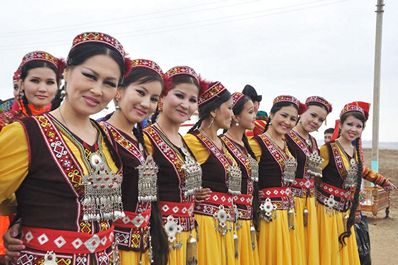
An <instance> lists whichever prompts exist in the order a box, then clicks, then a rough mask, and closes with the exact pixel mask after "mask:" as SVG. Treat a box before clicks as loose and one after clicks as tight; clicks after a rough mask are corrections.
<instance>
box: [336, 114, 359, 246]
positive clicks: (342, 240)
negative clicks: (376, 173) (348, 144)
mask: <svg viewBox="0 0 398 265" xmlns="http://www.w3.org/2000/svg"><path fill="white" fill-rule="evenodd" d="M349 116H353V117H355V118H357V119H359V120H360V121H362V123H363V127H364V128H365V122H366V118H365V116H363V115H362V113H360V112H357V111H356V112H355V111H353V112H347V113H345V114H343V115H342V116H341V117H340V121H341V124H343V123H344V122H345V120H346V119H347V118H348V117H349ZM355 149H356V154H357V156H358V172H357V185H356V187H355V192H354V198H353V201H352V203H351V207H350V215H349V216H348V220H347V226H346V228H345V231H344V232H343V233H342V234H341V235H340V236H339V242H340V244H341V245H343V246H344V245H345V244H346V243H345V239H346V238H348V237H350V236H351V227H352V226H353V225H354V223H355V212H356V210H357V208H358V205H359V192H360V191H361V185H362V171H363V161H362V158H361V155H360V152H361V146H360V139H359V138H358V139H356V140H355Z"/></svg>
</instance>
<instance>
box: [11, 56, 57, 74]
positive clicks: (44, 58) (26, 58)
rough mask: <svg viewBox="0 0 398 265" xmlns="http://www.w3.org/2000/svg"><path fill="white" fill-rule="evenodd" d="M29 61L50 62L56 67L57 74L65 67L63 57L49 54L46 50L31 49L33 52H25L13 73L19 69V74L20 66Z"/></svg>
mask: <svg viewBox="0 0 398 265" xmlns="http://www.w3.org/2000/svg"><path fill="white" fill-rule="evenodd" d="M31 61H45V62H48V63H51V64H52V65H54V66H55V68H56V69H57V71H58V74H61V73H62V72H63V70H64V68H65V61H64V59H62V58H57V57H55V56H54V55H51V54H49V53H48V52H44V51H33V52H30V53H27V54H25V56H24V57H23V58H22V62H21V64H20V65H19V67H18V70H17V71H16V72H15V73H14V76H15V74H18V73H17V72H18V71H19V75H20V74H21V72H20V71H21V69H22V67H23V66H24V65H25V64H27V63H28V62H31ZM18 79H19V78H18Z"/></svg>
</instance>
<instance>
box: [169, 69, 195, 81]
mask: <svg viewBox="0 0 398 265" xmlns="http://www.w3.org/2000/svg"><path fill="white" fill-rule="evenodd" d="M176 75H190V76H192V77H193V78H195V79H196V81H197V82H198V83H199V75H198V74H197V73H196V72H195V70H193V69H192V68H191V67H189V66H175V67H173V68H171V69H170V70H168V71H167V72H166V73H165V74H164V79H170V78H172V77H173V76H176Z"/></svg>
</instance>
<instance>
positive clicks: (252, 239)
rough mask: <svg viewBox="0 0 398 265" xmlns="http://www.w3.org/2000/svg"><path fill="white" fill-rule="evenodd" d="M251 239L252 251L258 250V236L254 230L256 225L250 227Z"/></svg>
mask: <svg viewBox="0 0 398 265" xmlns="http://www.w3.org/2000/svg"><path fill="white" fill-rule="evenodd" d="M250 237H251V241H252V249H253V250H254V249H256V241H257V234H256V228H254V225H251V226H250Z"/></svg>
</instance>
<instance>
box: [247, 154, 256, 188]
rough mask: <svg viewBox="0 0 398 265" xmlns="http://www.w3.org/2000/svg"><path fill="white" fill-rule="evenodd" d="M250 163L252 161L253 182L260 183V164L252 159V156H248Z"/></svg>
mask: <svg viewBox="0 0 398 265" xmlns="http://www.w3.org/2000/svg"><path fill="white" fill-rule="evenodd" d="M248 158H249V161H250V166H251V169H252V180H253V181H255V182H258V163H257V160H256V159H254V158H253V157H251V156H250V155H249V156H248Z"/></svg>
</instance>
